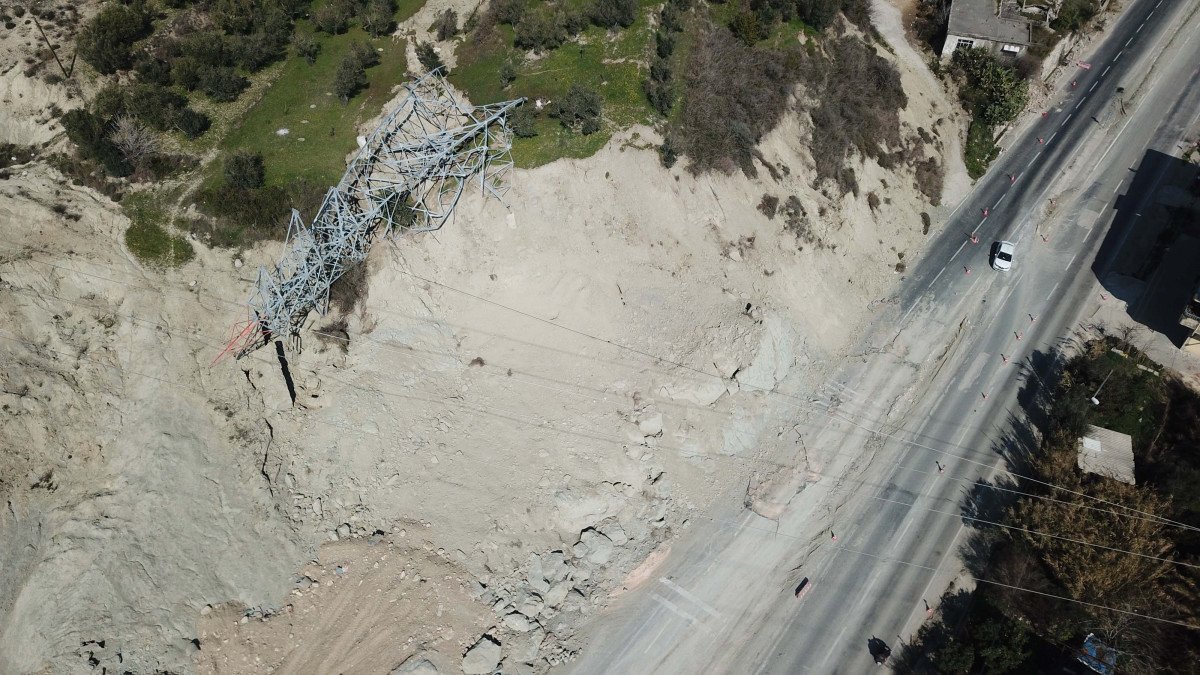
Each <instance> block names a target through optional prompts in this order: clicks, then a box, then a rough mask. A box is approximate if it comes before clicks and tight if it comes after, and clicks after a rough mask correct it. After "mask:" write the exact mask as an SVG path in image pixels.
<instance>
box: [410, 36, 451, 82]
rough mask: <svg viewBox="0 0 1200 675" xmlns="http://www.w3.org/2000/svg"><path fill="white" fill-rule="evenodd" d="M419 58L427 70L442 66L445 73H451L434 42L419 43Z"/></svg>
mask: <svg viewBox="0 0 1200 675" xmlns="http://www.w3.org/2000/svg"><path fill="white" fill-rule="evenodd" d="M417 60H418V61H420V62H421V66H422V67H424V68H425V70H431V71H432V70H437V69H438V68H441V69H442V74H443V75H448V74H449V71H448V70H447V69H446V64H444V63H442V57H441V56H439V55H438V53H437V49H435V48H434V46H433V43H430V42H418V43H417Z"/></svg>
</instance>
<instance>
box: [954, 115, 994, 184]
mask: <svg viewBox="0 0 1200 675" xmlns="http://www.w3.org/2000/svg"><path fill="white" fill-rule="evenodd" d="M998 156H1000V148H998V147H996V141H995V134H994V132H993V131H992V127H991V126H989V125H987V124H984V123H983V122H980V121H979V120H971V126H969V127H967V145H966V147H965V148H963V159H964V161H965V162H966V165H967V174H969V175H970V176H971V178H979V177H980V176H982V175H983V174H985V173H987V168H988V166H989V165H990V164H991V163H992V161H993V160H995V159H996V157H998Z"/></svg>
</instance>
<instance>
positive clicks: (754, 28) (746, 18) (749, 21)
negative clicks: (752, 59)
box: [729, 10, 767, 47]
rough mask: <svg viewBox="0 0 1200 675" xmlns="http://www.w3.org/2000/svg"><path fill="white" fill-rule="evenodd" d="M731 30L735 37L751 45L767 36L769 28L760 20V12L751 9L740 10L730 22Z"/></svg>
mask: <svg viewBox="0 0 1200 675" xmlns="http://www.w3.org/2000/svg"><path fill="white" fill-rule="evenodd" d="M729 30H730V32H732V33H733V35H734V37H736V38H737V39H739V40H741V41H742V42H744V43H746V45H748V46H751V47H752V46H754V43H756V42H758V41H759V40H761V39H763V38H765V37H766V36H767V29H766V27H765V26H763V24H762V21H760V20H759V18H758V13H757V12H752V11H750V10H743V11H741V12H738V13H737V15H736V16H734V17H733V21H732V22H730V24H729Z"/></svg>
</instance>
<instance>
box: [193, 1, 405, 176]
mask: <svg viewBox="0 0 1200 675" xmlns="http://www.w3.org/2000/svg"><path fill="white" fill-rule="evenodd" d="M422 4H424V2H423V0H407V2H402V3H401V9H400V10H399V12H398V14H397V16H398V17H399V16H400V15H403V14H405V13H407V14H408V15H409V16H411V14H413V13H415V12H416V11H417V9H419V8H420V7H421V5H422ZM298 29H299V30H303V31H308V30H311V28H310V27H309V26H308V25H307V22H305V21H301V22H298ZM314 38H315V39H317V41H318V42H320V44H321V52H320V54H319V55H318V56H317V59H316V62H315V63H313V64H312V65H309V64H308V63H307V62H306V61H305V60H304V59H299V58H291V59H288V61H287V62H285V63H284V64H283V66H282V68H281V72H280V73H279V76H278V78H277V79H276V80H275V81H274V82H272V83H271V85H270V86H269V87H268V89H267V90H266V92H264V94H263V96H262V98H261V99H259V101H258V102H257V103H256V104H255V105H254V106H252V107H251V108H250V109H249V110H248V111H247V112H246V114H245V116H243V117H242V119H241V120H240V122H237V123H235V124H234V125H233V126H232V128H231V129H230V131H229V133H228V134H227V135H226V136H225V138H224V139H223V140H222V141H221V143H220V145H219V148H220V150H221V151H222V152H223V153H229V152H232V151H234V150H250V151H255V152H260V153H262V156H263V159H264V160H265V163H266V184H267V186H276V187H282V186H287V185H290V184H292V183H295V182H296V181H299V180H304V181H308V182H310V183H317V184H320V185H333V184H335V183H337V181H338V179H339V178H340V177H341V175H342V173H343V172H345V170H346V155H347V154H348V153H350V152H351V151H352V150H354V148H355V147H356V144H355V136H356V134H357V129H358V126H359V125H360V124H361V123H362V122H364V121H365V120H368V119H371V118H373V117H376V116H377V115H379V114H380V112H381V111H382V109H383V106H384V104H385V103H387V102H388V101H390V100H391V99H392V98H393V97H394V95H395V94H394V88H395V87H396V86H398V85H401V84H403V83H404V82H406V81H407V80H408V79H409V77H410V75H409V73H408V72H407V68H406V65H407V64H406V60H405V53H404V52H405V46H406V43H405V42H403V41H401V42H392V40H391V39H390V38H380V39H373V38H371V37H370V36H369V35H367V34H366V33H365V32H363V31H362V29H360V28H358V27H354V28H351V29H350V30H349V31H347V32H346V33H344V34H342V35H333V36H330V35H324V34H314ZM356 42H366V43H367V44H369V45H371V47H372V48H373V49H376V50H377V52H378V53H379V57H380V63H379V65H378V66H375V67H373V68H369V69H367V80H368V82H369V85H368V86H367V88H366V89H365V90H363V91H362V92H360V93H359V94H358V95H357V96H355V97H354V98H352V99H350V101H349V103H348V104H345V105H343V104H342V102H341V101H339V100H338V98H337V97H336V96H334V95H333V77H334V72H335V71H336V70H337V67H338V64H339V63H340V62H341V60H342V58H343V57H344V56H345V55H346V53H347V52H348V51H349V49H350V45H351V44H353V43H356ZM379 50H382V51H379ZM282 128H286V129H288V131H289V133H288V135H286V136H279V135H277V134H276V131H277V130H278V129H282ZM218 165H219V163H218V162H213V163H212V164H211V165H210V166H209V170H208V172H207V175H206V179H205V187H207V188H212V187H216V185H217V184H218V183H219V182H220V180H221V176H220V167H219V166H218Z"/></svg>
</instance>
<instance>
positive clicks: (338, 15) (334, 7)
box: [312, 3, 350, 35]
mask: <svg viewBox="0 0 1200 675" xmlns="http://www.w3.org/2000/svg"><path fill="white" fill-rule="evenodd" d="M312 23H313V25H314V26H316V27H317V30H319V31H321V32H322V33H328V34H329V35H340V34H342V33H345V32H346V29H347V28H348V27H349V26H350V15H349V14H347V13H346V11H345V9H343V8H342V7H341V5H339V4H338V3H330V4H328V5H325V6H323V7H319V8H317V9H316V10H315V11H313V13H312Z"/></svg>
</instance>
